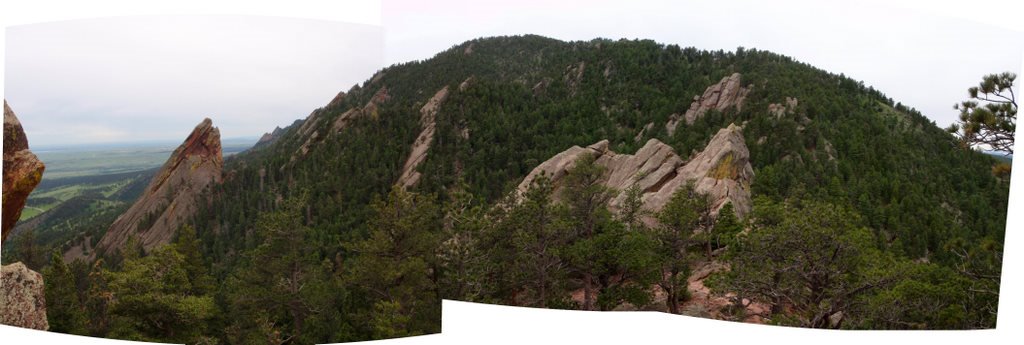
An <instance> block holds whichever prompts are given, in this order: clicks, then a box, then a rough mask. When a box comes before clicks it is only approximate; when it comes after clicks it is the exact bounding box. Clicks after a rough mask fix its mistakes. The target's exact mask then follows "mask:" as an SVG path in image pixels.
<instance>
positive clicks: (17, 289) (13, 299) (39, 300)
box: [0, 262, 50, 330]
mask: <svg viewBox="0 0 1024 345" xmlns="http://www.w3.org/2000/svg"><path fill="white" fill-rule="evenodd" d="M0 284H2V285H0V323H2V324H5V325H9V326H17V327H23V328H31V329H39V330H47V329H49V328H50V324H49V322H48V321H47V319H46V294H45V292H44V290H43V288H44V285H43V276H42V275H41V274H39V273H36V272H35V271H32V270H30V269H28V267H25V265H24V264H22V263H20V262H15V263H13V264H10V265H6V266H3V267H2V268H0Z"/></svg>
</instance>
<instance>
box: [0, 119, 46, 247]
mask: <svg viewBox="0 0 1024 345" xmlns="http://www.w3.org/2000/svg"><path fill="white" fill-rule="evenodd" d="M3 164H4V165H3V184H4V186H3V229H2V231H0V241H2V240H6V239H7V235H8V234H10V232H11V230H12V229H14V224H15V223H17V222H18V218H21V209H22V208H24V207H25V201H26V200H27V199H28V195H29V194H30V193H32V190H33V189H35V188H36V185H38V184H39V181H41V180H42V179H43V171H44V170H46V165H44V164H43V162H40V161H39V159H38V158H36V155H35V154H33V153H32V151H29V149H28V138H26V137H25V131H24V130H23V129H22V128H21V121H18V117H17V116H15V115H14V111H12V110H11V107H9V106H8V105H7V101H6V100H4V163H3Z"/></svg>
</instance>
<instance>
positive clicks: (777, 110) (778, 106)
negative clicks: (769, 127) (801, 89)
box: [768, 97, 799, 119]
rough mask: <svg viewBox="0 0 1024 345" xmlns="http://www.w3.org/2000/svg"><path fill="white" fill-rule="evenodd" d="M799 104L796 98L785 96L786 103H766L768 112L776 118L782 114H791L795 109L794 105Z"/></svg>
mask: <svg viewBox="0 0 1024 345" xmlns="http://www.w3.org/2000/svg"><path fill="white" fill-rule="evenodd" d="M798 104H799V101H797V99H796V98H791V97H786V103H785V104H782V103H772V104H769V105H768V113H769V114H771V115H773V116H775V118H776V119H780V118H782V116H783V115H786V114H792V113H793V112H794V111H796V106H797V105H798Z"/></svg>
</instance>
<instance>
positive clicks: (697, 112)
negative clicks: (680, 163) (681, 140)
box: [665, 73, 750, 136]
mask: <svg viewBox="0 0 1024 345" xmlns="http://www.w3.org/2000/svg"><path fill="white" fill-rule="evenodd" d="M748 93H750V88H745V87H742V85H741V84H740V74H739V73H733V74H732V75H730V76H728V77H725V78H722V80H721V81H719V82H718V84H715V85H711V86H709V87H708V88H707V89H706V90H704V94H703V95H699V96H693V103H690V109H687V110H686V113H685V114H683V116H682V118H680V116H679V115H678V114H673V115H672V116H670V117H669V121H668V123H666V124H665V129H666V130H667V131H668V135H669V136H671V135H672V134H674V133H675V131H676V127H677V126H679V121H680V120H685V121H686V124H687V125H692V124H693V122H694V121H697V119H699V118H700V117H701V116H704V113H707V112H708V111H709V110H717V111H725V110H727V109H730V108H733V107H735V108H736V110H737V111H738V110H741V109H742V108H743V100H744V99H746V97H747V94H748Z"/></svg>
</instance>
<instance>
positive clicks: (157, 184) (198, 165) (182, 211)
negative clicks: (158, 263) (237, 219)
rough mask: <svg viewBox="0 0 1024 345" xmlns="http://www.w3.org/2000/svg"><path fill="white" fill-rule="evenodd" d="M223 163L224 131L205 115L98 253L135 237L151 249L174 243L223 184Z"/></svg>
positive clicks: (113, 228) (111, 231)
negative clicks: (212, 188) (207, 192)
mask: <svg viewBox="0 0 1024 345" xmlns="http://www.w3.org/2000/svg"><path fill="white" fill-rule="evenodd" d="M222 165H223V156H222V153H221V144H220V130H218V129H217V127H213V122H212V121H210V119H204V120H203V122H201V123H199V125H198V126H196V128H195V129H194V130H192V134H191V135H189V136H188V139H185V142H184V143H182V144H181V146H179V147H178V149H177V150H174V153H173V154H171V157H170V158H168V159H167V162H166V163H164V165H163V167H162V168H161V169H160V171H159V172H157V174H156V175H155V176H153V180H152V181H151V182H150V183H149V186H148V187H146V191H145V192H144V193H143V194H142V196H141V197H139V199H138V200H137V201H135V204H133V205H132V206H131V207H130V208H129V209H128V211H126V212H125V213H124V214H122V215H121V216H120V217H118V218H117V220H115V221H114V224H112V225H111V226H110V229H109V230H107V233H106V234H105V235H103V238H102V239H100V242H99V244H97V246H96V248H97V251H98V252H101V253H112V252H113V251H114V250H117V249H122V248H124V245H125V243H127V242H128V240H129V238H131V237H134V238H135V240H136V241H138V244H139V245H141V246H142V248H143V249H145V250H147V251H148V250H151V249H153V248H155V247H157V246H160V245H162V244H167V243H169V242H170V241H171V239H172V238H173V237H174V233H175V231H177V230H178V227H179V226H181V225H182V224H183V223H184V222H185V221H186V220H187V219H188V218H189V217H190V216H191V215H192V214H193V213H194V212H195V210H196V201H197V198H198V197H199V195H200V193H202V191H203V189H205V188H206V187H207V186H209V185H210V184H214V183H220V182H221V179H222V177H221V167H222ZM95 253H96V252H94V254H93V256H95V255H96V254H95Z"/></svg>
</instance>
